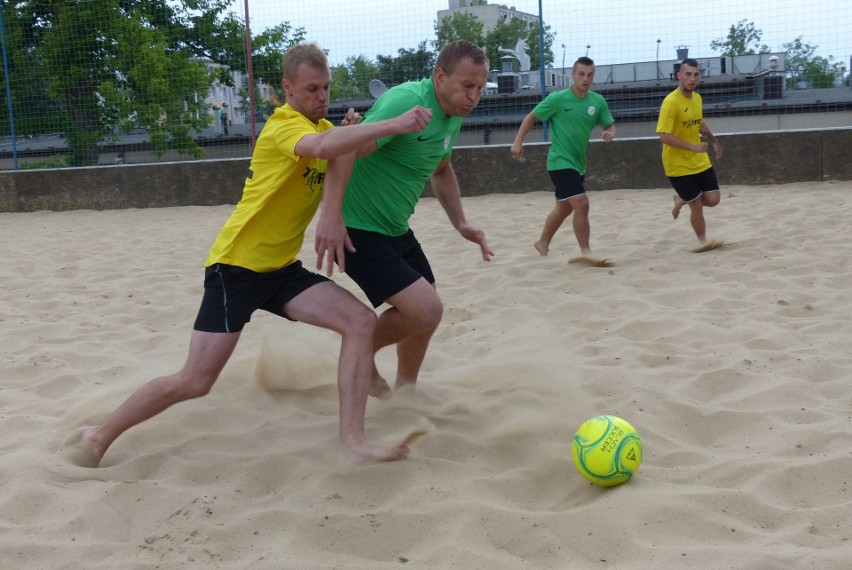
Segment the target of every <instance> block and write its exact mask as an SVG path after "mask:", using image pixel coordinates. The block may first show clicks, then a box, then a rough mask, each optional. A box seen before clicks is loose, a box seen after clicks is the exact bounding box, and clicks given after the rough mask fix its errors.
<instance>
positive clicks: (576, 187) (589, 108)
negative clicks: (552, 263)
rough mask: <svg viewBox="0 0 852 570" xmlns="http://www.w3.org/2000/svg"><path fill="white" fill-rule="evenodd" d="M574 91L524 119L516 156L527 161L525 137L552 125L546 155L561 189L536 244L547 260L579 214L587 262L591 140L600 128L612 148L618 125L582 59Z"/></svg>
mask: <svg viewBox="0 0 852 570" xmlns="http://www.w3.org/2000/svg"><path fill="white" fill-rule="evenodd" d="M571 79H572V80H573V85H571V88H570V89H563V90H562V91H555V92H553V93H551V94H550V95H548V96H547V97H545V99H544V101H542V102H541V103H539V104H538V105H536V107H535V108H534V109H533V110H532V112H531V113H530V114H529V115H527V116H526V117H524V120H523V121H522V122H521V126H520V128H519V129H518V134H517V135H516V136H515V142H514V143H513V144H512V148H511V152H512V156H514V157H515V158H517V159H523V156H524V137H526V136H527V133H529V132H530V130H531V129H532V128H533V125H535V123H536V122H537V121H548V122H549V124H550V128H551V131H552V134H553V142H552V143H551V144H550V150H549V151H548V153H547V171H548V173H549V174H550V179H551V180H552V181H553V184H554V186H555V187H556V205H555V206H554V208H553V210H552V211H551V212H550V213H549V214H548V215H547V218H546V219H545V220H544V228H543V229H542V230H541V237H539V238H538V240H537V241H536V242H535V243H534V244H533V245H534V246H535V248H536V250H538V253H539V254H541V255H547V253H548V250H549V248H550V241H551V240H552V239H553V236H554V235H555V234H556V231H557V230H558V229H559V228H560V226H562V222H564V221H565V219H566V218H567V217H568V216H570V215H571V214H572V213H573V214H574V219H573V223H574V235H575V236H576V238H577V243H578V244H579V245H580V252H581V253H582V255H584V256H588V255H590V254H591V253H592V250H591V248H590V246H589V236H590V234H591V228H590V226H589V197H588V196H587V195H586V189H585V188H584V187H583V181H584V180H585V177H586V148H587V147H588V146H589V136H590V135H591V134H592V130H593V129H594V128H595V126H596V125H601V126H602V127H603V133H601V138H602V139H603V140H604V141H606V142H610V141H612V140H613V139H614V138H615V121H614V120H613V118H612V114H611V113H610V112H609V106H608V105H607V104H606V101H605V100H604V98H603V96H601V95H600V94H599V93H595V92H594V91H591V87H592V83H593V82H594V80H595V62H594V61H592V60H591V59H589V58H588V57H581V58H580V59H578V60H577V61H576V62H575V63H574V67H572V68H571Z"/></svg>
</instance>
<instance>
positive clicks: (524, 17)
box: [438, 0, 538, 34]
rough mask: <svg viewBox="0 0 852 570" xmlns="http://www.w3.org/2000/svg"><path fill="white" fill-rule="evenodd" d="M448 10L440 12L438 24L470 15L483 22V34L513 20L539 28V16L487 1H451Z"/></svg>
mask: <svg viewBox="0 0 852 570" xmlns="http://www.w3.org/2000/svg"><path fill="white" fill-rule="evenodd" d="M449 6H450V7H449V9H448V10H438V24H439V25H440V23H441V21H443V20H444V19H445V18H450V17H452V16H454V15H455V14H459V13H462V14H470V15H472V16H474V17H475V18H476V19H477V20H479V21H480V22H482V31H483V33H486V34H487V33H488V32H490V31H491V30H493V29H494V28H496V27H497V24H499V23H500V22H508V21H509V20H511V19H512V18H515V19H518V20H520V21H522V22H526V23H527V25H528V26H529V27H530V28H533V27H535V28H537V27H538V15H537V14H527V13H526V12H519V11H518V10H515V7H514V6H512V7H508V6H506V5H505V4H489V3H488V2H486V1H485V0H449Z"/></svg>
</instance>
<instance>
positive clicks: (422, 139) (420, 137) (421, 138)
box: [417, 135, 430, 142]
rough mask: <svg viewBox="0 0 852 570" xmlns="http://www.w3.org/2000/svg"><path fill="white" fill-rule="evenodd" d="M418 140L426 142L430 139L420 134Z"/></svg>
mask: <svg viewBox="0 0 852 570" xmlns="http://www.w3.org/2000/svg"><path fill="white" fill-rule="evenodd" d="M417 140H419V141H420V142H426V141H428V140H430V139H424V138H423V135H420V136H418V137H417Z"/></svg>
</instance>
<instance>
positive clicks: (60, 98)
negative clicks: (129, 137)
mask: <svg viewBox="0 0 852 570" xmlns="http://www.w3.org/2000/svg"><path fill="white" fill-rule="evenodd" d="M230 5H231V2H230V0H51V1H44V0H8V1H7V2H4V4H3V10H4V19H6V21H7V22H10V23H9V24H8V25H7V28H9V29H10V30H11V36H12V38H13V45H12V54H11V56H10V62H11V69H10V74H9V75H10V78H11V79H10V86H11V87H13V90H14V91H15V92H16V95H15V103H16V107H15V108H16V118H17V117H19V116H23V117H24V120H23V122H19V121H16V126H18V125H21V126H22V127H23V129H21V130H20V132H21V134H41V133H44V132H46V131H45V129H46V128H51V129H56V130H60V131H62V132H64V133H65V135H66V137H67V141H68V146H69V149H70V155H69V165H71V166H83V165H91V164H97V160H98V143H99V142H100V141H101V140H103V139H104V138H109V137H114V136H115V133H116V132H117V130H118V129H129V128H135V127H142V128H145V129H147V130H148V131H149V133H150V137H151V143H152V145H153V147H154V151H155V152H156V153H162V152H164V151H165V150H166V149H168V148H175V149H177V150H179V151H180V152H184V153H188V154H191V155H194V156H199V155H200V154H201V152H202V149H201V148H200V147H199V146H198V145H197V144H196V143H195V141H194V139H193V137H192V135H193V133H194V132H196V131H197V130H198V129H201V128H203V127H204V126H206V125H208V124H209V123H210V120H211V117H210V115H209V114H208V112H207V107H206V104H205V102H204V98H205V96H206V94H207V93H208V92H209V90H210V87H211V85H212V84H213V82H214V81H216V80H218V81H219V82H221V83H223V84H227V85H231V84H232V83H233V79H232V77H231V75H230V71H231V70H238V71H243V72H245V71H246V67H247V65H246V58H245V40H244V26H243V22H242V21H241V20H240V19H239V18H237V17H236V16H234V15H233V14H232V13H230V12H229V10H230ZM303 37H304V30H302V29H298V30H293V29H292V28H291V27H290V25H289V24H287V23H285V24H281V25H279V26H276V27H274V28H271V29H269V30H266V31H265V32H264V33H262V34H260V35H259V36H257V37H256V38H254V39H253V47H254V52H255V57H254V58H253V59H254V63H255V66H254V67H255V69H256V70H257V71H258V75H257V76H258V77H263V79H265V80H267V81H268V82H270V83H273V84H274V85H275V86H276V88H277V86H278V85H280V82H281V69H280V67H281V64H280V61H281V59H280V58H281V54H282V53H283V51H284V50H285V49H286V48H287V47H289V46H290V45H291V44H292V43H294V42H296V41H299V40H301V39H302V38H303ZM208 63H214V64H219V66H215V65H208Z"/></svg>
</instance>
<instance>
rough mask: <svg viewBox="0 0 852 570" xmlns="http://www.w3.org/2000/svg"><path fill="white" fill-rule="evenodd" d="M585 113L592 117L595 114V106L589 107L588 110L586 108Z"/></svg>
mask: <svg viewBox="0 0 852 570" xmlns="http://www.w3.org/2000/svg"><path fill="white" fill-rule="evenodd" d="M586 112H588V113H589V116H590V117H591V116H592V115H594V114H595V106H594V105H589V108H588V109H586Z"/></svg>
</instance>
